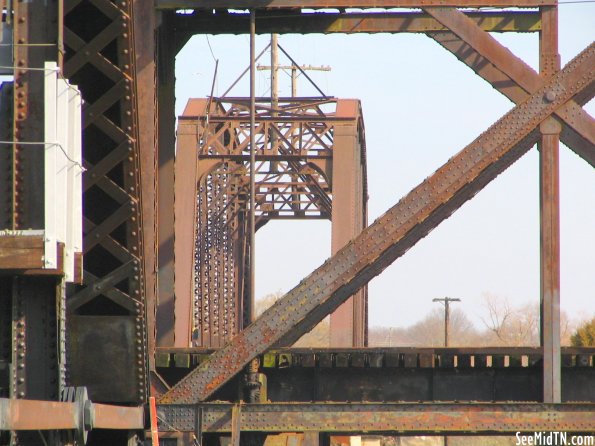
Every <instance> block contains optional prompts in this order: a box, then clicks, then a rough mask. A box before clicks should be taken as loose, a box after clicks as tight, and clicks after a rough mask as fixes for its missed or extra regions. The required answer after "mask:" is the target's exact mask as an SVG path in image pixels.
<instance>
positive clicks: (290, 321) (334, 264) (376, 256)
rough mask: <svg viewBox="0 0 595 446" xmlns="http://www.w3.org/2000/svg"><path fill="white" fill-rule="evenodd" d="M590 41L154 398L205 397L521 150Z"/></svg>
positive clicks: (584, 85)
mask: <svg viewBox="0 0 595 446" xmlns="http://www.w3.org/2000/svg"><path fill="white" fill-rule="evenodd" d="M594 66H595V44H591V45H590V46H588V47H587V48H586V49H585V50H583V51H582V52H581V53H580V54H579V55H578V56H576V57H575V58H574V59H573V60H572V61H571V62H569V63H568V64H567V65H566V67H565V68H564V69H563V70H562V71H560V72H559V73H558V74H556V75H555V76H553V77H551V78H549V79H548V81H547V83H546V84H545V85H544V86H542V87H541V88H539V89H538V90H536V91H535V92H534V93H533V94H532V95H531V96H529V97H528V98H527V100H525V101H524V102H522V103H521V104H519V105H517V106H516V107H514V108H513V109H512V110H511V111H510V112H508V113H507V114H506V115H504V116H503V117H502V118H501V119H499V120H498V121H497V122H496V123H495V124H494V125H492V126H491V127H490V128H489V129H488V130H486V131H485V132H484V133H483V134H482V135H480V136H479V137H478V138H477V139H476V140H475V141H473V142H472V143H471V144H469V145H468V146H467V147H465V148H464V149H463V150H462V151H460V152H459V153H457V154H456V155H454V156H453V157H452V158H451V159H450V160H449V161H448V162H447V163H446V164H445V165H443V166H442V167H441V168H440V169H438V170H437V171H436V172H435V173H434V174H432V175H431V176H430V177H429V178H427V179H426V180H425V181H423V182H422V183H421V184H420V185H418V186H417V187H416V188H414V189H413V190H412V191H411V192H409V193H408V194H407V195H406V196H404V197H403V198H402V199H401V200H400V201H399V202H398V203H397V204H396V205H395V206H393V207H392V208H391V209H389V210H388V211H387V212H386V213H385V214H384V215H383V216H381V217H379V218H378V219H377V220H376V221H375V222H374V223H373V224H372V225H371V226H369V227H368V228H366V229H365V230H364V231H363V232H362V233H361V234H360V235H359V236H357V237H356V238H355V239H353V240H352V241H351V242H350V243H349V244H347V245H346V246H345V247H344V248H342V249H341V250H340V251H339V252H337V253H336V254H335V255H334V256H333V257H331V258H330V259H329V260H327V261H326V262H325V263H324V264H323V265H322V266H320V267H319V268H318V269H316V270H315V271H314V272H313V273H312V274H310V275H309V276H308V277H306V278H305V279H304V280H302V281H301V282H300V283H299V284H298V285H297V286H296V287H295V288H294V289H293V290H291V291H290V292H289V293H287V294H286V295H285V296H284V297H283V298H282V299H280V300H279V301H277V303H276V304H274V305H273V306H272V307H271V308H269V309H268V310H267V311H266V312H265V313H264V314H263V315H262V316H261V317H260V318H258V319H257V320H256V321H255V322H254V323H252V324H251V325H250V326H249V327H247V328H246V329H245V330H244V331H243V332H241V333H240V334H239V335H237V336H236V337H235V338H234V339H233V340H232V341H231V342H230V343H229V344H228V345H227V346H226V347H224V348H223V349H221V350H219V351H217V352H216V353H214V354H213V355H212V356H211V357H210V358H209V360H207V361H205V362H204V363H202V364H201V365H200V366H199V367H198V368H197V369H195V370H194V371H192V372H191V373H190V374H189V375H187V376H186V377H185V378H184V379H182V380H181V381H180V382H179V383H178V384H177V385H176V386H174V387H173V388H172V389H171V390H169V391H168V392H167V393H166V394H165V395H164V396H163V397H162V398H161V399H160V403H162V404H163V403H193V402H197V401H205V400H207V399H208V398H209V397H210V396H211V395H213V393H214V392H215V391H216V390H217V389H219V388H220V387H221V386H222V385H223V384H224V383H226V382H227V381H229V380H230V379H231V378H232V377H233V376H235V375H236V374H237V373H239V372H240V371H241V370H242V369H243V368H244V367H245V366H246V365H247V364H248V363H249V362H250V360H252V358H254V357H256V356H258V355H260V354H262V353H264V352H265V351H266V350H268V349H270V348H271V347H274V346H286V345H290V344H291V343H293V342H294V341H295V340H297V339H298V338H299V337H300V336H301V335H303V334H304V333H306V332H308V331H309V330H310V329H312V328H313V327H314V326H315V325H316V324H317V323H318V322H320V321H321V320H322V319H323V318H324V317H325V316H327V315H328V314H329V313H330V312H332V311H333V310H335V309H336V308H337V307H338V306H339V305H340V304H341V303H343V302H344V301H345V300H346V299H347V298H348V297H349V296H351V295H352V294H353V293H354V292H355V291H357V290H358V289H359V288H360V287H362V286H363V285H364V284H366V283H367V282H368V281H370V279H372V278H373V277H375V276H377V275H378V274H380V272H382V271H383V270H384V269H385V268H386V267H387V266H388V265H390V264H391V263H392V262H393V261H394V260H395V259H397V258H398V257H400V256H401V255H403V254H404V253H405V252H406V251H407V250H408V249H409V248H411V247H412V246H413V245H414V244H415V243H417V242H418V241H419V240H420V239H422V238H423V237H425V236H426V235H427V234H428V233H429V232H430V231H431V230H432V229H433V228H435V227H436V226H437V225H438V224H439V223H440V222H442V221H443V220H445V219H446V218H448V217H449V216H450V215H451V214H452V213H453V212H454V211H456V210H457V209H458V208H459V207H460V206H462V205H463V204H464V203H465V202H466V201H467V200H469V199H470V198H471V197H473V196H474V195H475V194H476V193H477V192H479V191H480V190H481V189H482V188H483V187H485V185H486V184H488V183H489V182H490V181H491V180H493V179H494V178H495V177H496V176H497V175H499V174H500V173H502V172H503V171H504V170H505V169H506V168H507V167H508V166H510V165H511V164H512V163H513V162H514V161H516V160H517V159H518V158H520V157H521V156H522V155H523V154H524V153H526V152H527V151H528V150H529V149H530V148H531V147H532V146H533V145H534V144H535V143H536V141H537V140H538V138H539V129H538V126H539V124H540V123H541V122H542V121H543V120H545V119H546V118H547V117H549V116H550V115H551V114H552V113H555V112H556V110H558V109H559V108H560V107H562V106H564V104H566V103H567V102H568V101H570V100H571V99H572V98H573V97H575V96H576V95H577V94H580V93H583V92H584V90H588V89H589V88H591V86H592V84H593V83H594V82H595V69H593V67H594Z"/></svg>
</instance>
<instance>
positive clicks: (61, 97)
mask: <svg viewBox="0 0 595 446" xmlns="http://www.w3.org/2000/svg"><path fill="white" fill-rule="evenodd" d="M56 82H57V91H56V93H57V115H58V116H57V122H56V124H57V128H56V136H57V138H56V144H55V150H56V174H55V175H56V196H55V197H54V200H52V201H53V202H52V203H51V205H52V206H54V207H55V208H56V213H55V216H56V238H57V239H58V240H59V241H60V242H62V243H64V244H65V246H64V272H65V274H66V280H67V281H72V277H73V272H74V253H73V252H72V246H71V245H70V243H69V238H70V237H69V236H68V234H67V202H68V173H69V165H71V164H72V161H71V160H70V159H69V158H70V155H69V147H68V133H69V128H68V121H69V119H68V118H69V111H68V105H69V101H68V99H69V92H68V90H69V88H70V87H69V85H68V83H67V82H66V81H65V80H64V79H62V78H60V77H58V78H57V79H56ZM46 142H48V143H50V144H51V143H52V141H46ZM49 198H50V200H51V198H52V197H49Z"/></svg>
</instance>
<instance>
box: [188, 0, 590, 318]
mask: <svg viewBox="0 0 595 446" xmlns="http://www.w3.org/2000/svg"><path fill="white" fill-rule="evenodd" d="M559 11H560V54H561V57H562V63H563V64H564V63H566V62H568V61H569V60H570V59H571V58H572V57H574V56H575V55H576V54H577V53H578V52H580V51H581V50H582V49H583V48H584V47H586V46H587V45H588V44H590V43H591V42H592V41H593V39H594V37H595V26H594V24H595V4H593V3H582V4H562V5H560V7H559ZM495 37H496V38H497V39H498V40H499V41H500V42H502V43H503V44H505V45H506V46H508V47H509V48H510V49H511V50H512V51H513V52H514V53H515V54H516V55H517V56H519V57H521V58H522V59H523V60H525V61H526V62H527V63H528V64H530V65H531V66H533V67H534V68H537V64H538V42H537V35H536V34H532V35H527V34H524V35H521V34H506V35H502V34H496V35H495ZM268 39H269V36H268V35H265V36H259V37H258V39H257V51H260V49H262V48H263V47H264V46H265V45H266V44H267V43H268ZM209 40H210V44H211V47H212V49H213V52H214V54H215V56H216V57H217V58H218V59H219V75H218V80H217V84H216V90H215V94H216V95H217V94H222V93H223V92H224V91H225V90H226V89H227V88H228V86H229V85H231V83H232V82H233V81H234V80H235V78H236V77H237V76H238V75H239V73H241V72H242V71H243V70H244V68H245V67H246V66H247V65H248V63H249V58H248V57H249V56H248V43H249V39H248V36H247V35H241V36H209ZM279 42H280V44H281V45H282V46H283V47H284V48H285V49H286V50H287V51H289V53H290V54H291V55H292V57H293V58H294V59H295V60H296V61H298V62H299V63H302V64H312V65H330V66H331V67H332V71H331V72H329V73H320V72H311V73H309V74H310V76H311V77H312V78H314V79H315V81H316V82H317V83H318V84H319V86H320V87H321V88H322V89H323V90H324V91H325V93H326V94H328V95H332V96H336V97H340V98H358V99H360V100H361V101H362V107H363V112H364V119H365V126H366V137H367V156H368V184H369V194H370V201H369V214H370V219H369V221H370V223H371V222H372V221H373V220H374V219H375V218H376V217H378V216H379V215H381V214H382V213H383V212H384V211H386V210H387V209H388V208H389V207H390V206H392V205H393V204H395V203H396V202H397V201H398V199H399V198H400V197H401V196H403V195H404V194H406V193H407V192H408V191H409V190H410V189H412V188H413V187H414V186H416V185H417V184H419V183H420V182H421V181H423V179H424V178H426V177H427V176H429V175H430V174H432V173H433V172H434V171H435V170H436V169H437V168H438V167H439V166H440V165H442V164H443V163H444V162H446V161H447V160H448V158H450V157H451V156H452V155H453V154H455V153H456V152H458V151H459V150H461V149H462V148H463V147H464V146H465V145H466V144H468V143H469V142H471V141H472V140H473V139H475V138H476V137H477V136H478V135H479V134H480V133H481V132H482V131H483V130H485V129H486V128H487V127H488V126H489V125H491V124H492V123H493V122H494V121H496V120H497V119H498V118H500V117H501V116H502V115H503V114H504V113H505V112H506V111H508V110H509V109H510V108H511V107H512V103H511V102H510V101H509V100H508V99H506V98H505V97H504V96H502V95H501V94H500V93H498V92H497V91H496V90H493V89H492V88H491V86H490V85H489V84H488V83H487V82H485V81H484V80H482V79H481V78H479V77H478V76H476V75H475V74H474V73H473V72H472V71H471V70H470V69H469V68H467V67H466V66H465V65H463V64H462V63H461V62H459V61H458V60H456V58H455V57H454V56H453V55H452V54H450V53H449V52H447V51H446V50H444V49H443V48H442V47H440V46H439V45H438V44H437V43H435V42H434V41H433V40H431V39H429V38H428V37H426V36H425V35H411V34H398V35H389V34H377V35H329V36H323V35H305V36H303V35H282V36H280V38H279ZM281 61H282V62H283V59H281ZM261 63H263V64H267V65H268V64H269V55H268V54H266V55H265V56H263V58H262V59H261ZM213 69H214V61H213V58H212V56H211V53H210V51H209V48H208V46H207V39H206V37H205V36H202V35H201V36H195V37H194V38H193V39H192V40H191V41H190V42H189V44H188V45H186V47H185V48H184V49H183V50H182V51H181V52H180V54H179V55H178V58H177V87H176V95H177V103H176V110H177V112H178V113H180V112H181V110H182V109H183V107H184V105H185V103H186V101H187V99H188V98H189V97H204V96H206V95H208V94H209V92H210V86H211V79H212V75H213ZM280 78H281V92H280V93H281V95H289V94H290V84H289V77H288V76H284V75H281V77H280ZM268 88H269V73H268V72H258V73H257V94H258V95H268V94H269V93H268ZM298 93H299V94H300V95H314V94H315V91H314V90H313V89H312V88H311V87H310V86H309V85H307V81H306V80H305V79H303V78H300V80H299V88H298ZM231 94H232V95H234V96H240V95H248V84H247V79H245V80H244V82H242V83H240V84H239V85H238V86H237V87H236V88H235V89H234V90H233V92H232V93H231ZM586 109H587V110H588V111H589V112H590V113H591V114H592V115H593V114H594V111H595V106H594V104H593V101H592V102H591V103H590V104H588V105H587V107H586ZM560 155H561V156H560V166H561V167H560V170H561V208H562V218H561V242H562V277H561V282H562V283H561V296H562V303H561V306H562V309H563V310H565V311H567V312H568V313H569V315H570V316H571V317H574V318H578V319H585V318H587V317H592V316H593V315H595V229H594V228H595V171H594V170H593V169H592V168H591V167H590V166H589V165H588V164H587V163H586V162H585V161H583V160H582V159H580V158H578V156H577V155H575V154H574V153H573V152H572V151H570V150H569V149H567V148H566V147H565V146H561V154H560ZM538 182H539V179H538V153H537V151H536V149H535V148H533V149H532V150H531V151H530V152H529V153H528V154H527V155H525V156H524V157H523V158H521V160H519V161H518V162H517V163H516V164H514V165H513V166H512V167H511V168H510V169H508V170H507V171H506V172H504V174H502V175H501V176H500V177H498V178H497V179H496V180H495V181H494V182H492V183H491V184H490V185H488V186H487V187H486V188H485V189H484V190H483V191H481V192H480V193H479V194H478V195H477V196H476V197H475V198H474V199H472V200H471V201H470V202H468V203H467V204H465V205H464V206H463V207H462V208H461V209H459V210H458V211H457V212H456V213H455V214H454V215H453V216H452V217H451V218H450V219H448V220H447V221H445V222H443V223H442V224H441V225H440V226H439V227H438V228H437V229H435V230H434V231H433V232H432V233H431V234H430V235H429V236H428V237H426V238H425V239H423V240H422V241H420V242H419V243H418V244H417V245H416V246H415V247H413V248H412V249H411V250H410V251H409V252H407V253H406V254H405V256H403V257H401V258H400V259H398V260H397V261H396V262H395V263H394V264H393V265H392V266H390V267H389V268H388V269H387V270H385V271H384V272H383V273H382V274H381V275H380V276H379V277H377V278H376V279H374V280H373V281H372V282H371V283H370V324H371V325H394V326H406V325H410V324H412V323H414V322H416V321H417V320H419V319H421V318H422V317H423V316H424V315H426V314H427V313H428V312H429V311H430V310H431V309H432V308H434V307H435V306H436V305H437V304H433V303H432V298H434V297H443V296H450V297H459V298H461V299H462V300H463V304H462V305H461V308H463V309H464V310H465V312H466V314H467V315H468V316H469V317H470V318H471V319H472V320H473V321H474V322H476V324H477V325H478V326H479V325H480V324H481V322H480V319H479V315H480V314H481V313H482V300H481V297H482V294H484V293H492V294H496V295H499V296H502V297H506V298H508V299H509V300H510V301H511V303H513V304H519V305H520V304H524V303H526V302H530V301H533V302H538V300H539V200H538V197H539V195H538V194H539V189H538ZM256 241H257V247H256V250H257V265H256V267H257V270H256V271H257V273H256V274H257V285H256V291H257V296H263V295H265V294H268V293H271V292H275V291H277V290H281V291H288V290H290V289H291V288H292V287H293V286H295V285H296V284H297V283H298V282H299V281H300V280H301V279H302V278H303V277H304V276H306V275H307V274H308V273H310V272H311V271H312V270H313V269H314V268H316V267H317V266H319V265H320V264H321V263H322V262H323V261H324V259H325V258H327V257H328V256H329V254H330V222H326V221H309V222H308V221H307V222H303V221H293V222H287V221H273V222H271V223H269V224H268V225H266V226H265V227H264V228H263V229H261V230H260V231H259V232H258V233H257V240H256Z"/></svg>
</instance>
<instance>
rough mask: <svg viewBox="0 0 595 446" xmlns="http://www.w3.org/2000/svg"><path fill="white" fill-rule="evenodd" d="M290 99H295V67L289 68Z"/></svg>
mask: <svg viewBox="0 0 595 446" xmlns="http://www.w3.org/2000/svg"><path fill="white" fill-rule="evenodd" d="M291 97H292V98H295V97H297V67H296V66H292V67H291Z"/></svg>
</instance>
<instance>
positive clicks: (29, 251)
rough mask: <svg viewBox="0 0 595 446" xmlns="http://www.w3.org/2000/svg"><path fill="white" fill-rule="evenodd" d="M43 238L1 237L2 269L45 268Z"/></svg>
mask: <svg viewBox="0 0 595 446" xmlns="http://www.w3.org/2000/svg"><path fill="white" fill-rule="evenodd" d="M43 246H44V245H43V237H42V236H22V235H5V236H0V269H31V268H43V254H44V250H43Z"/></svg>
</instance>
